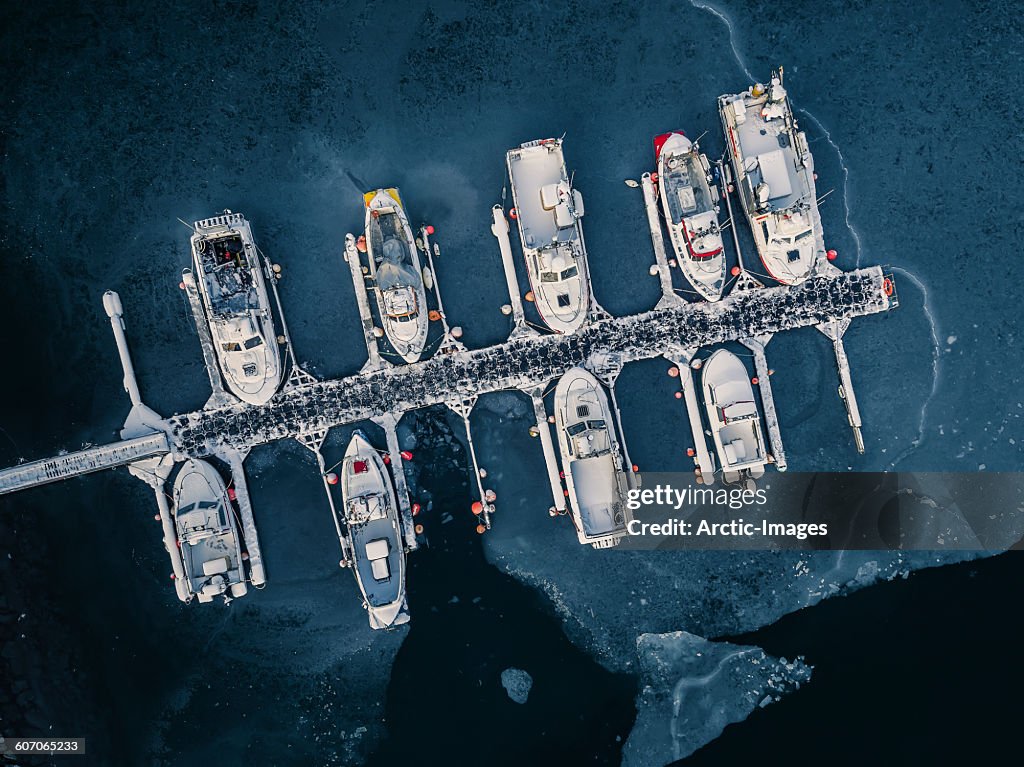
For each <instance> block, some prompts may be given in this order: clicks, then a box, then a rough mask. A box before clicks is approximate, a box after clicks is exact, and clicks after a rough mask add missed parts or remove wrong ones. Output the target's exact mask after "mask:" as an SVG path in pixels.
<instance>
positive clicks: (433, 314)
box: [427, 309, 441, 322]
mask: <svg viewBox="0 0 1024 767" xmlns="http://www.w3.org/2000/svg"><path fill="white" fill-rule="evenodd" d="M427 318H428V319H429V320H430V321H431V322H437V321H438V320H439V319H441V312H439V311H438V310H437V309H431V310H430V311H429V312H427Z"/></svg>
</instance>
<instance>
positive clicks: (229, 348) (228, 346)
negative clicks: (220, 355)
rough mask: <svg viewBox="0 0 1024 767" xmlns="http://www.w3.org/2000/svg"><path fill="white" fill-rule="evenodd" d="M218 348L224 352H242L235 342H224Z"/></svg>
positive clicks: (239, 345)
mask: <svg viewBox="0 0 1024 767" xmlns="http://www.w3.org/2000/svg"><path fill="white" fill-rule="evenodd" d="M220 348H222V349H223V350H224V351H226V352H240V351H242V346H241V344H239V343H238V342H237V341H225V342H224V343H222V344H221V345H220Z"/></svg>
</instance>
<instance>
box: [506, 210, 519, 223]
mask: <svg viewBox="0 0 1024 767" xmlns="http://www.w3.org/2000/svg"><path fill="white" fill-rule="evenodd" d="M508 217H509V218H511V219H512V220H513V221H514V220H515V219H517V218H519V213H518V212H517V211H516V209H515V208H512V210H510V211H509V212H508Z"/></svg>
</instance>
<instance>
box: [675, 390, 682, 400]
mask: <svg viewBox="0 0 1024 767" xmlns="http://www.w3.org/2000/svg"><path fill="white" fill-rule="evenodd" d="M682 398H683V393H682V392H681V391H677V392H676V399H682Z"/></svg>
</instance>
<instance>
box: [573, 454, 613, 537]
mask: <svg viewBox="0 0 1024 767" xmlns="http://www.w3.org/2000/svg"><path fill="white" fill-rule="evenodd" d="M570 467H571V468H570V471H571V472H572V480H573V487H574V489H575V491H576V512H577V513H578V515H579V519H580V523H581V524H582V525H583V533H584V535H586V536H587V537H588V538H592V537H595V536H599V535H608V534H609V533H614V532H617V531H619V530H622V529H624V528H625V524H626V520H625V515H624V512H623V505H622V499H621V498H620V493H619V490H620V488H619V485H618V482H617V481H616V479H617V471H616V467H615V461H614V460H613V459H612V456H611V454H610V453H605V454H604V455H599V456H596V457H594V458H583V459H579V460H576V461H573V462H572V463H571V464H570Z"/></svg>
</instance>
